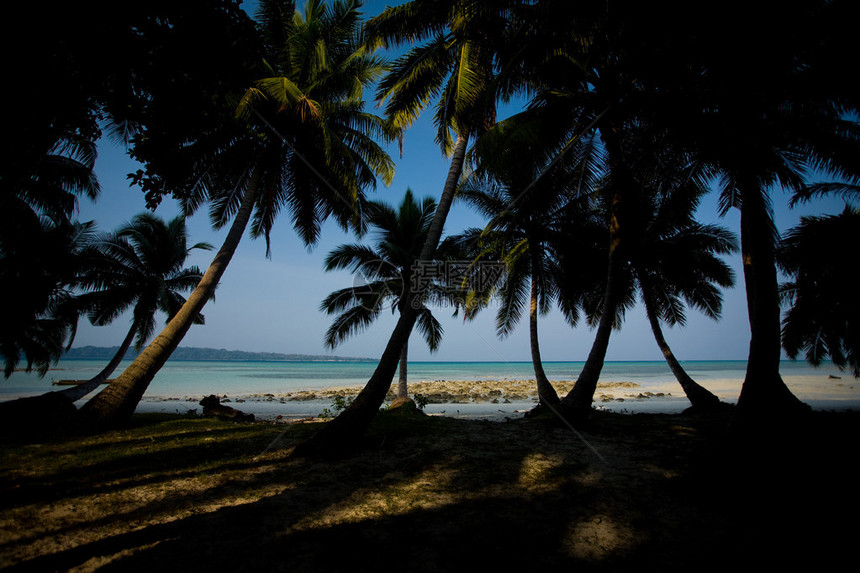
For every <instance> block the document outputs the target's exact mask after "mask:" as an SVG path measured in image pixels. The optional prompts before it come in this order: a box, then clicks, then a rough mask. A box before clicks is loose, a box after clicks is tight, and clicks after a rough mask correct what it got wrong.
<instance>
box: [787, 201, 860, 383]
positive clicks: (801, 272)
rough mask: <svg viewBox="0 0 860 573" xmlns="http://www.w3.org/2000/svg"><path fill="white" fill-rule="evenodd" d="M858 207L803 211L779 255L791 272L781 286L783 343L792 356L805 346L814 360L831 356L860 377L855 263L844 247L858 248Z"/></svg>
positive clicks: (859, 317) (815, 362) (818, 361)
mask: <svg viewBox="0 0 860 573" xmlns="http://www.w3.org/2000/svg"><path fill="white" fill-rule="evenodd" d="M858 231H860V210H858V209H857V208H851V207H848V206H846V207H845V210H844V211H843V212H842V213H841V214H839V215H830V216H824V217H803V218H802V220H801V222H800V225H798V226H797V227H795V228H793V229H791V230H790V231H789V232H788V233H787V235H786V236H785V238H784V239H783V240H782V242H781V244H780V246H779V249H778V252H777V259H778V261H779V264H780V266H781V267H782V269H783V270H784V271H785V272H786V273H787V274H788V275H789V276H790V279H791V280H789V281H787V282H785V283H783V284H782V285H781V286H780V296H781V298H782V300H783V302H784V303H786V304H788V305H789V308H788V310H787V311H786V312H785V316H784V318H783V321H782V346H783V348H784V349H785V351H786V353H787V354H788V356H789V357H790V358H796V357H797V356H798V354H800V352H802V351H803V352H804V354H805V356H806V360H807V361H808V362H809V363H810V364H813V365H815V366H818V365H819V364H821V362H822V360H824V358H826V357H827V356H830V359H831V360H832V361H833V363H834V364H836V365H837V366H839V368H842V369H844V368H846V367H850V368H851V369H852V372H853V374H854V376H855V377H860V332H858V327H860V305H858V303H857V296H856V285H855V278H854V272H855V269H854V267H853V265H852V264H851V263H850V262H848V261H846V260H845V256H844V254H845V253H852V252H857V249H858V248H860V234H858Z"/></svg>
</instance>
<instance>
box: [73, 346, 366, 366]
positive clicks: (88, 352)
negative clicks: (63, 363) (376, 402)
mask: <svg viewBox="0 0 860 573" xmlns="http://www.w3.org/2000/svg"><path fill="white" fill-rule="evenodd" d="M118 350H119V346H112V347H104V346H82V347H80V348H72V349H70V350H69V351H68V352H66V353H65V354H63V359H64V360H110V359H111V358H113V355H114V354H116V352H117V351H118ZM136 356H137V352H136V351H135V350H134V349H133V348H132V349H130V350H129V351H128V353H127V354H126V355H125V357H126V359H129V360H130V359H132V358H134V357H136ZM170 360H206V361H214V360H222V361H233V362H242V361H265V362H376V360H375V359H373V358H354V357H348V356H327V355H324V354H281V353H278V352H245V351H244V350H226V349H224V348H195V347H193V346H180V347H179V348H177V349H176V350H174V351H173V354H172V355H171V356H170Z"/></svg>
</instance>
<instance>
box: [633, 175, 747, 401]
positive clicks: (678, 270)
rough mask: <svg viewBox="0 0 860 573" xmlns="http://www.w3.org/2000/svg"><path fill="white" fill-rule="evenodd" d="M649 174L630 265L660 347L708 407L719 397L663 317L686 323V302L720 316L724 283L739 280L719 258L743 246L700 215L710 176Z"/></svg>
mask: <svg viewBox="0 0 860 573" xmlns="http://www.w3.org/2000/svg"><path fill="white" fill-rule="evenodd" d="M680 175H681V176H680V177H677V176H676V177H666V173H656V174H655V177H651V178H649V181H650V182H651V183H652V185H653V188H651V189H649V191H650V192H648V193H644V194H643V197H642V201H640V204H639V211H638V215H637V218H638V219H639V223H638V225H639V232H638V233H637V237H636V240H635V246H634V247H633V248H632V250H631V255H630V261H629V262H630V267H631V271H632V274H633V278H634V280H635V283H636V284H637V285H638V290H639V294H640V296H641V298H642V302H643V304H644V306H645V313H646V316H647V317H648V322H649V324H650V326H651V330H652V332H653V334H654V339H655V340H656V342H657V345H658V347H659V348H660V351H661V352H662V354H663V357H664V358H665V360H666V362H667V364H668V365H669V368H670V370H672V373H673V374H674V375H675V378H676V379H677V380H678V383H679V384H680V385H681V388H683V390H684V393H685V394H686V396H687V398H688V399H689V400H690V403H691V404H692V407H693V408H694V409H696V410H700V411H701V410H707V409H710V408H713V407H715V406H717V405H718V404H719V399H718V398H717V397H716V396H715V395H714V394H713V393H711V392H709V391H708V390H707V389H705V388H704V387H702V386H701V385H699V384H697V383H696V382H695V381H694V380H693V379H692V378H691V377H690V376H689V374H687V372H686V371H685V370H684V368H683V367H682V366H681V364H680V363H679V362H678V360H677V358H676V357H675V354H674V353H673V352H672V350H671V348H670V347H669V345H668V343H667V342H666V339H665V336H664V335H663V331H662V328H661V326H660V323H661V322H665V323H666V324H669V325H670V326H674V325H680V326H683V325H684V324H685V322H686V315H685V313H684V303H685V302H686V304H687V305H688V306H690V307H693V308H695V309H697V310H699V311H701V312H703V313H704V314H705V315H706V316H708V317H709V318H712V319H714V320H717V319H718V318H719V316H720V312H721V310H722V295H721V294H720V290H719V287H723V288H728V287H731V286H733V284H734V276H733V275H734V273H733V272H732V270H731V268H730V267H729V266H728V265H727V264H726V263H725V262H724V261H723V260H722V259H720V258H719V257H718V255H727V254H730V253H733V252H735V251H737V240H736V238H735V237H734V235H733V234H732V233H730V232H729V231H728V230H726V229H725V228H722V227H719V226H716V225H703V224H700V223H698V222H697V221H696V220H695V211H696V209H697V207H698V205H699V203H700V200H701V197H702V196H704V195H705V194H706V193H707V192H708V189H707V186H706V185H705V181H704V180H702V179H701V178H697V177H695V176H686V175H685V174H683V172H682V173H681V174H680Z"/></svg>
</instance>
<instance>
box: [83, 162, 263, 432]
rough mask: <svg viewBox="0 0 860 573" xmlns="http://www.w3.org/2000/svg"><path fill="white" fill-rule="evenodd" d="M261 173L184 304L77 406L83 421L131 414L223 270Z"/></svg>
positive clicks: (106, 421) (104, 422) (110, 420)
mask: <svg viewBox="0 0 860 573" xmlns="http://www.w3.org/2000/svg"><path fill="white" fill-rule="evenodd" d="M261 175H262V174H261V171H260V169H255V170H254V172H253V174H252V175H251V180H250V182H249V183H248V188H247V189H246V190H245V196H244V197H243V198H242V203H241V205H240V206H239V210H238V212H237V213H236V218H235V220H234V221H233V224H232V225H231V226H230V231H229V232H228V233H227V237H226V239H225V240H224V244H223V245H222V246H221V249H220V250H219V251H218V254H216V255H215V258H214V259H213V260H212V263H211V264H210V265H209V268H208V269H206V272H205V273H204V274H203V278H202V279H200V282H199V283H198V284H197V287H196V288H195V289H194V291H193V292H192V293H191V294H190V295H189V296H188V298H187V299H186V301H185V304H183V305H182V307H181V308H180V309H179V311H178V312H177V313H176V314H175V315H174V317H173V318H172V319H170V321H169V322H168V323H167V325H166V326H165V327H164V329H163V330H162V331H161V332H160V333H159V334H158V336H156V337H155V339H154V340H153V341H152V342H151V343H150V344H149V346H147V347H146V348H145V349H144V350H143V352H141V353H140V354H139V355H138V357H137V358H136V359H135V360H134V361H133V362H132V363H131V364H130V365H129V367H128V368H126V369H125V371H124V372H123V373H122V374H120V376H119V377H118V378H117V379H116V380H115V381H114V382H113V383H112V384H110V385H108V386H107V388H105V389H104V390H102V391H101V392H99V393H98V394H96V396H94V397H93V398H92V399H91V400H90V401H89V402H87V403H86V404H84V406H83V407H82V408H81V414H82V416H83V418H84V421H85V422H86V423H88V424H90V425H94V426H98V427H104V426H110V425H115V424H119V423H122V422H124V421H126V420H128V419H129V418H130V417H131V415H132V414H133V413H134V410H135V408H136V407H137V404H138V403H139V402H140V399H141V398H142V397H143V394H144V392H146V389H147V388H148V387H149V383H150V382H152V379H153V377H155V375H156V373H157V372H158V371H159V370H160V369H161V367H162V366H164V363H165V362H167V360H168V358H170V355H171V354H172V353H173V351H174V350H176V347H177V346H179V343H180V342H181V341H182V338H183V337H184V336H185V334H186V333H187V332H188V329H189V328H191V325H192V324H193V323H194V320H195V318H196V317H197V315H198V314H200V311H201V310H203V307H204V306H205V305H206V303H207V302H208V301H209V299H210V298H212V295H213V294H214V293H215V289H216V287H217V286H218V282H219V281H220V280H221V276H222V275H223V274H224V271H225V270H226V269H227V265H228V264H229V263H230V259H232V258H233V253H235V252H236V247H238V246H239V242H240V241H241V239H242V235H243V234H244V233H245V227H246V226H247V224H248V220H249V219H250V217H251V213H252V212H253V210H254V202H255V199H256V195H257V189H258V187H259V183H260V178H261Z"/></svg>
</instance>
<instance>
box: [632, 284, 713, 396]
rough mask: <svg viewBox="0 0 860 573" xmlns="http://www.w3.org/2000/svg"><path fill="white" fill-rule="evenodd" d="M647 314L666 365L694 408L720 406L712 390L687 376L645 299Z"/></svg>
mask: <svg viewBox="0 0 860 573" xmlns="http://www.w3.org/2000/svg"><path fill="white" fill-rule="evenodd" d="M645 314H646V315H648V322H649V323H650V324H651V332H652V333H654V340H656V341H657V346H658V347H659V348H660V352H662V353H663V358H664V359H665V360H666V364H668V365H669V369H670V370H671V371H672V374H674V375H675V379H676V380H677V381H678V384H680V385H681V388H682V389H683V390H684V394H686V396H687V399H688V400H690V404H691V405H692V407H693V408H695V409H696V410H709V409H711V408H714V407H716V406H718V405H719V404H720V399H719V398H717V397H716V396H715V395H714V394H713V393H712V392H711V391H710V390H708V389H707V388H705V387H704V386H702V385H701V384H698V383H697V382H696V381H695V380H693V379H692V378H690V375H689V374H687V371H686V370H684V368H683V367H682V366H681V364H680V363H679V362H678V359H677V358H675V354H674V353H673V352H672V349H671V348H669V344H668V343H667V342H666V338H665V337H664V336H663V329H662V328H660V320H659V319H658V318H657V315H656V314H655V313H654V312H653V309H652V306H651V304H650V303H649V302H648V299H647V298H646V299H645Z"/></svg>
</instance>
